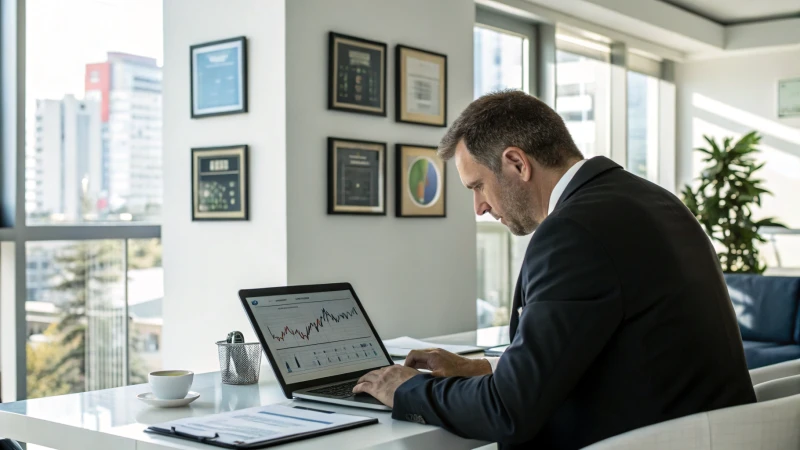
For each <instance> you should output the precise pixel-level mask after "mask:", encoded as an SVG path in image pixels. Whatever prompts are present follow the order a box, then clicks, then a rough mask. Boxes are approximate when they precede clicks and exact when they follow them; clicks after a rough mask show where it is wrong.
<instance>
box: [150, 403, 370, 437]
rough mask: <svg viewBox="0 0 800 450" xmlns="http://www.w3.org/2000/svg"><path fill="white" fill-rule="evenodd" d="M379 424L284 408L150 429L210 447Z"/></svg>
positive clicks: (233, 413)
mask: <svg viewBox="0 0 800 450" xmlns="http://www.w3.org/2000/svg"><path fill="white" fill-rule="evenodd" d="M369 422H377V420H375V419H372V418H369V417H360V416H350V415H347V414H335V413H327V412H324V411H314V410H310V409H307V408H305V409H300V408H292V407H289V406H284V405H271V406H256V407H254V408H248V409H242V410H239V411H231V412H226V413H222V414H212V415H209V416H201V417H188V418H185V419H179V420H173V421H171V422H165V423H161V424H158V425H153V426H152V427H150V429H151V430H154V431H156V432H159V433H163V434H172V433H175V434H177V435H179V436H180V435H183V436H188V437H192V438H197V439H199V438H206V439H210V441H209V443H214V444H228V445H247V444H255V443H259V442H267V441H273V440H279V439H283V438H287V437H290V436H296V435H302V434H314V433H315V432H321V431H323V430H326V429H336V428H346V427H348V426H352V425H355V424H359V423H369Z"/></svg>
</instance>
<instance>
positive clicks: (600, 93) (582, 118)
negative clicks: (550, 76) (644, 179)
mask: <svg viewBox="0 0 800 450" xmlns="http://www.w3.org/2000/svg"><path fill="white" fill-rule="evenodd" d="M556 38H557V41H556V45H557V46H558V47H559V50H557V51H556V111H557V112H558V113H559V114H560V115H561V118H562V119H564V124H565V125H566V126H567V129H569V133H570V134H571V135H572V140H573V141H575V145H577V146H578V149H580V151H581V152H582V153H583V156H585V157H586V158H591V157H593V156H598V155H604V156H609V155H610V151H609V141H610V136H611V134H610V123H611V122H610V115H611V110H610V106H611V102H610V92H611V65H610V64H609V63H608V58H609V53H608V52H609V50H608V47H604V46H602V45H600V44H596V43H591V42H586V41H583V40H580V39H575V38H572V37H570V36H568V35H562V34H558V35H556ZM562 48H564V49H569V50H570V51H568V50H564V49H562ZM598 58H601V59H598Z"/></svg>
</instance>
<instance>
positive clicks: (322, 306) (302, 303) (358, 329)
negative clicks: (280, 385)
mask: <svg viewBox="0 0 800 450" xmlns="http://www.w3.org/2000/svg"><path fill="white" fill-rule="evenodd" d="M247 308H249V309H250V311H251V312H252V317H253V318H255V321H256V324H257V326H258V327H259V329H260V331H261V334H262V335H263V336H264V340H265V341H266V344H267V346H268V347H269V352H270V353H271V354H272V356H273V358H274V359H275V362H276V364H277V365H278V368H279V369H280V371H281V375H282V376H283V379H284V382H285V383H286V384H295V383H301V382H304V381H309V380H317V379H320V378H327V377H331V376H336V375H342V374H346V373H351V372H357V371H361V370H367V369H374V368H378V367H383V366H386V365H387V364H392V362H391V360H389V361H387V357H386V355H385V354H384V353H383V350H382V349H381V346H380V344H379V342H378V338H377V336H375V334H374V333H373V332H372V329H371V327H370V326H369V324H368V323H367V319H366V317H365V316H364V311H362V310H361V308H360V307H359V305H358V303H357V302H356V301H355V299H354V298H353V294H352V293H351V291H350V290H341V291H329V292H313V293H298V294H283V295H271V296H264V297H248V298H247Z"/></svg>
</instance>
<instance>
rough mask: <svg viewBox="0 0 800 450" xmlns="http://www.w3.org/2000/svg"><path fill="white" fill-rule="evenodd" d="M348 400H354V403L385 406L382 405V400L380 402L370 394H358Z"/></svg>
mask: <svg viewBox="0 0 800 450" xmlns="http://www.w3.org/2000/svg"><path fill="white" fill-rule="evenodd" d="M347 400H352V401H354V402H358V403H369V404H372V405H383V403H381V402H380V400H378V399H377V398H375V397H373V396H371V395H369V394H356V395H354V396H352V397H350V398H348V399H347Z"/></svg>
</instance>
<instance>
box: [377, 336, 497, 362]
mask: <svg viewBox="0 0 800 450" xmlns="http://www.w3.org/2000/svg"><path fill="white" fill-rule="evenodd" d="M383 345H385V346H386V351H387V352H389V354H390V355H391V356H395V357H402V358H405V357H406V356H408V352H410V351H411V350H425V349H428V348H441V349H442V350H447V351H448V352H450V353H455V354H457V355H463V354H465V353H475V352H480V351H483V348H481V347H473V346H471V345H448V344H437V343H435V342H426V341H420V340H419V339H414V338H410V337H408V336H403V337H399V338H395V339H389V340H386V341H383Z"/></svg>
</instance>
